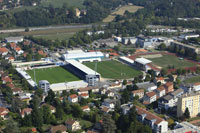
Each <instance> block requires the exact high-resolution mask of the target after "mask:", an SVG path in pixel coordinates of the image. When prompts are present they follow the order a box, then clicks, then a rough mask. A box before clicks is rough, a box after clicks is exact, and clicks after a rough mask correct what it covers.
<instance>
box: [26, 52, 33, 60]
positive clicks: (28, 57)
mask: <svg viewBox="0 0 200 133" xmlns="http://www.w3.org/2000/svg"><path fill="white" fill-rule="evenodd" d="M32 58H33V57H32V55H31V54H28V55H27V56H26V61H28V62H29V61H32Z"/></svg>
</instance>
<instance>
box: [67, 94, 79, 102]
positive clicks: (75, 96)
mask: <svg viewBox="0 0 200 133" xmlns="http://www.w3.org/2000/svg"><path fill="white" fill-rule="evenodd" d="M68 100H69V101H70V102H71V103H76V102H78V96H77V95H76V94H72V95H70V96H68Z"/></svg>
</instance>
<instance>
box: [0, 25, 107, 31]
mask: <svg viewBox="0 0 200 133" xmlns="http://www.w3.org/2000/svg"><path fill="white" fill-rule="evenodd" d="M101 26H105V24H102V25H101ZM91 27H92V24H87V25H59V26H45V27H30V28H29V31H36V30H53V29H73V28H91ZM25 29H26V28H19V29H5V30H0V33H13V32H24V31H25Z"/></svg>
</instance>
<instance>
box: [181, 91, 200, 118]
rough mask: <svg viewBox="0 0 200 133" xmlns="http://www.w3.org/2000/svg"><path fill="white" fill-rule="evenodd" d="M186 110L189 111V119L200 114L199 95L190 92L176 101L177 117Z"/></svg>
mask: <svg viewBox="0 0 200 133" xmlns="http://www.w3.org/2000/svg"><path fill="white" fill-rule="evenodd" d="M186 108H188V109H189V112H190V117H195V116H197V115H198V114H199V113H200V93H198V92H190V93H186V94H184V95H183V96H182V97H180V98H179V99H178V104H177V116H178V117H181V116H182V115H183V114H184V112H185V110H186Z"/></svg>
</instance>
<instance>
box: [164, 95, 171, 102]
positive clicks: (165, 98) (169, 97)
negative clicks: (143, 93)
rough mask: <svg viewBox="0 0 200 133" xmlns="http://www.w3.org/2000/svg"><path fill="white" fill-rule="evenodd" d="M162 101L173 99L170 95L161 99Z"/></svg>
mask: <svg viewBox="0 0 200 133" xmlns="http://www.w3.org/2000/svg"><path fill="white" fill-rule="evenodd" d="M163 99H164V100H166V101H169V100H171V99H173V97H172V96H171V95H167V96H164V97H163Z"/></svg>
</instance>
